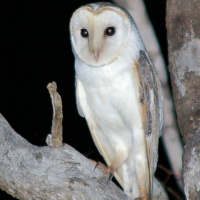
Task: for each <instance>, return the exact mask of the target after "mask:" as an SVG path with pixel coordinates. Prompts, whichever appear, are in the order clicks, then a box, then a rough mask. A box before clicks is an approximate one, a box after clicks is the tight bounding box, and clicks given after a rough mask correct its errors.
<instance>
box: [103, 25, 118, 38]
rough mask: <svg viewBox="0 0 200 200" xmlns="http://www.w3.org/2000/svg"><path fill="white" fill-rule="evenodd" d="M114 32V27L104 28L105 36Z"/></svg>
mask: <svg viewBox="0 0 200 200" xmlns="http://www.w3.org/2000/svg"><path fill="white" fill-rule="evenodd" d="M115 33H116V29H115V27H108V28H107V29H106V30H105V35H107V36H113V35H115Z"/></svg>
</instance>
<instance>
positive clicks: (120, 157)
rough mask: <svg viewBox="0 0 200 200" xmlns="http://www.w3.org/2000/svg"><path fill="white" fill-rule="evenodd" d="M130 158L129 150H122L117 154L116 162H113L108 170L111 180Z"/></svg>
mask: <svg viewBox="0 0 200 200" xmlns="http://www.w3.org/2000/svg"><path fill="white" fill-rule="evenodd" d="M128 156H129V152H128V149H127V148H122V149H120V150H119V151H117V152H116V156H115V158H114V160H113V161H112V163H111V165H110V166H108V168H107V170H106V171H107V173H109V174H110V176H109V179H108V181H109V180H111V179H112V177H113V175H114V172H115V171H116V170H117V169H118V168H119V167H121V166H122V165H123V163H124V162H126V160H127V159H128Z"/></svg>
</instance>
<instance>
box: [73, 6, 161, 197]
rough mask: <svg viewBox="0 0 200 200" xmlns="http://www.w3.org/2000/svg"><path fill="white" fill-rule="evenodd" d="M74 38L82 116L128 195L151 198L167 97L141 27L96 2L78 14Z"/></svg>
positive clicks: (113, 8)
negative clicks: (164, 100)
mask: <svg viewBox="0 0 200 200" xmlns="http://www.w3.org/2000/svg"><path fill="white" fill-rule="evenodd" d="M70 35H71V43H72V51H73V53H74V57H75V81H76V103H77V109H78V112H79V114H80V115H81V116H82V117H84V118H85V119H86V121H87V124H88V127H89V129H90V132H91V135H92V138H93V140H94V143H95V145H96V146H97V148H98V150H99V152H100V154H101V155H102V156H103V158H104V159H105V161H106V163H107V165H108V171H109V172H110V173H111V174H114V176H115V177H116V179H117V180H118V182H119V184H120V185H121V186H122V187H123V189H124V191H125V193H126V194H127V195H129V196H130V197H131V198H132V199H137V198H138V199H152V198H153V194H152V191H153V176H154V172H155V169H156V165H157V158H158V153H157V152H158V138H159V135H160V133H161V129H162V125H163V117H162V116H163V114H162V112H163V111H162V98H163V97H162V91H161V84H160V81H159V79H158V76H157V73H156V69H155V67H154V65H153V63H152V62H151V60H150V58H149V55H148V53H147V51H146V49H145V46H144V44H143V41H142V39H141V37H140V34H139V31H138V29H137V27H136V24H135V22H134V20H133V19H132V17H131V16H130V14H129V13H128V12H127V11H126V10H124V9H123V8H120V7H118V6H116V5H114V4H111V3H105V2H104V3H93V4H88V5H85V6H82V7H80V8H79V9H77V10H76V11H75V12H74V13H73V15H72V17H71V21H70Z"/></svg>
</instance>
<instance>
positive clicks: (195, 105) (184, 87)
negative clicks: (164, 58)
mask: <svg viewBox="0 0 200 200" xmlns="http://www.w3.org/2000/svg"><path fill="white" fill-rule="evenodd" d="M199 19H200V1H197V0H193V1H188V0H183V1H178V0H168V1H167V31H168V51H169V63H170V65H169V71H170V75H171V80H172V87H173V97H174V101H175V108H176V112H177V116H178V123H179V127H180V130H181V134H182V136H183V142H184V154H183V178H184V190H185V195H186V197H187V199H200V192H199V191H200V20H199Z"/></svg>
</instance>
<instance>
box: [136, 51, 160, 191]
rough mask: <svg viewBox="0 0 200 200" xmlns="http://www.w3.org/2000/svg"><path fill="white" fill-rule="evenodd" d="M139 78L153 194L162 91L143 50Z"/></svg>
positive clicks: (137, 65) (152, 66) (138, 69)
mask: <svg viewBox="0 0 200 200" xmlns="http://www.w3.org/2000/svg"><path fill="white" fill-rule="evenodd" d="M136 68H137V72H138V77H139V94H140V98H139V103H140V106H141V109H140V110H141V111H140V112H141V116H142V122H143V128H144V132H145V136H146V137H145V141H146V150H147V159H148V168H149V190H150V195H151V192H152V181H153V174H154V171H155V169H156V165H157V157H158V155H157V150H158V138H159V135H160V133H161V130H162V126H163V109H162V101H163V96H162V89H161V84H160V81H159V78H158V75H157V72H156V69H155V67H154V65H153V63H152V62H151V59H150V58H149V56H148V54H147V53H146V52H145V51H143V50H141V51H140V58H139V60H138V63H137V64H136Z"/></svg>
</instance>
